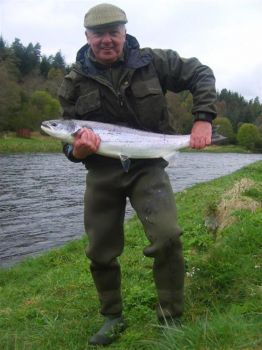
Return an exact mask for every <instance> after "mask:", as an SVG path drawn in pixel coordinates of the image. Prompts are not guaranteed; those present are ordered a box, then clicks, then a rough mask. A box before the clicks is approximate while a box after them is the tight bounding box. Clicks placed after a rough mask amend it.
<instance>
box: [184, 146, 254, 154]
mask: <svg viewBox="0 0 262 350" xmlns="http://www.w3.org/2000/svg"><path fill="white" fill-rule="evenodd" d="M181 152H210V153H252V152H251V151H249V150H248V149H246V148H245V147H243V146H239V145H221V146H218V145H212V146H208V147H205V148H203V149H201V150H199V149H192V148H184V149H183V150H181Z"/></svg>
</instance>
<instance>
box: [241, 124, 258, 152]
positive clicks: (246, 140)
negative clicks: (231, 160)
mask: <svg viewBox="0 0 262 350" xmlns="http://www.w3.org/2000/svg"><path fill="white" fill-rule="evenodd" d="M237 141H238V143H239V144H240V145H241V146H244V147H246V148H247V149H249V150H251V151H254V150H255V149H256V148H257V147H258V146H259V144H260V142H261V134H260V132H259V129H258V127H257V126H255V125H254V124H249V123H244V124H242V125H241V126H240V128H239V129H238V132H237Z"/></svg>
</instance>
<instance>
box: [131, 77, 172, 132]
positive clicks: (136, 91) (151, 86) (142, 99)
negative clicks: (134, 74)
mask: <svg viewBox="0 0 262 350" xmlns="http://www.w3.org/2000/svg"><path fill="white" fill-rule="evenodd" d="M131 89H132V93H133V98H134V105H135V111H136V115H137V117H138V119H139V120H140V121H141V122H142V124H143V126H144V127H146V128H147V129H150V130H153V131H158V130H159V124H160V123H161V121H162V119H163V118H164V117H165V113H166V100H165V97H164V94H163V91H162V88H161V86H160V84H159V81H158V79H155V78H153V79H150V80H147V81H137V82H135V83H134V84H133V86H132V87H131Z"/></svg>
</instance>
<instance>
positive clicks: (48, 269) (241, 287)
mask: <svg viewBox="0 0 262 350" xmlns="http://www.w3.org/2000/svg"><path fill="white" fill-rule="evenodd" d="M176 198H177V206H178V213H179V224H180V225H181V226H182V227H183V229H184V234H183V243H184V251H185V257H186V261H187V273H186V290H185V305H186V308H185V314H184V318H183V327H182V329H181V330H179V331H175V332H174V330H172V329H168V328H166V329H163V328H161V327H159V326H157V324H156V319H155V312H154V307H155V303H156V296H155V290H154V285H153V281H152V273H151V264H152V261H151V260H150V259H148V258H145V257H144V256H143V254H142V249H143V247H144V246H145V245H147V242H146V239H145V238H144V234H143V232H142V228H141V226H140V224H139V222H138V220H137V219H136V218H134V219H132V220H130V221H129V222H128V223H127V224H126V227H125V228H126V247H125V251H124V253H123V255H122V257H121V259H120V260H121V265H122V274H123V298H124V306H125V315H126V318H127V321H128V323H129V327H128V329H127V330H126V331H125V333H124V334H123V336H121V338H120V339H119V340H118V341H117V342H116V343H115V344H114V345H111V346H109V347H108V349H118V350H126V349H132V350H142V349H143V350H144V349H145V350H176V349H177V350H181V349H189V350H207V349H210V350H214V349H220V350H229V349H230V350H232V349H246V350H247V349H261V348H262V338H261V324H262V319H261V312H262V310H261V309H262V303H261V301H262V300H261V282H262V276H261V266H262V262H261V255H259V254H261V233H262V208H261V205H262V162H257V163H255V164H252V165H250V166H248V167H246V168H243V169H241V170H239V171H237V172H236V173H234V174H231V175H229V176H225V177H222V178H220V179H217V180H214V181H211V182H208V183H205V184H199V185H196V186H194V187H192V188H191V189H189V190H185V191H183V192H181V193H178V194H177V195H176ZM85 245H86V238H83V239H81V240H78V241H74V242H72V243H70V244H67V245H66V246H65V247H63V248H61V249H57V250H53V251H51V252H49V253H47V254H45V255H43V256H41V257H39V258H36V259H30V260H28V261H26V262H24V263H22V264H20V265H18V266H16V267H14V268H11V269H9V270H0V344H1V346H0V348H1V349H3V350H5V349H6V350H7V349H8V350H9V349H10V350H11V349H12V350H13V349H15V350H20V349H26V350H30V349H32V350H48V349H50V350H54V349H56V350H58V349H61V350H62V349H63V350H73V349H74V350H77V349H85V348H86V339H87V337H88V335H90V334H92V332H94V331H95V330H96V329H97V328H98V327H99V325H100V323H101V321H102V318H101V317H100V316H99V314H98V312H97V310H98V302H97V297H96V293H95V289H94V286H93V283H92V281H91V277H90V274H89V272H88V263H87V261H86V258H85V255H84V247H85ZM259 259H260V260H259ZM89 348H90V349H92V347H87V349H89Z"/></svg>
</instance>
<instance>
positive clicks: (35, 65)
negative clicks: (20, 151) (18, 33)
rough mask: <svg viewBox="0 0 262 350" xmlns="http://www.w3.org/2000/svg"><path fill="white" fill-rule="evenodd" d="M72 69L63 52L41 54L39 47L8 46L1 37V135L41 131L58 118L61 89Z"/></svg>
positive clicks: (36, 45)
mask: <svg viewBox="0 0 262 350" xmlns="http://www.w3.org/2000/svg"><path fill="white" fill-rule="evenodd" d="M68 69H69V67H67V66H66V63H65V60H64V57H63V55H62V53H61V52H60V51H59V52H57V53H56V54H55V55H54V56H53V55H51V56H46V55H42V54H41V46H40V44H39V43H37V44H35V45H33V44H32V43H29V44H28V45H27V46H24V45H23V44H22V43H21V41H20V40H19V39H17V38H16V39H15V40H14V42H13V43H12V44H11V45H8V44H7V43H6V42H5V40H4V38H3V37H0V132H1V131H16V130H17V129H19V128H28V129H30V130H37V129H39V125H40V123H41V121H42V120H44V119H48V118H50V117H57V116H58V115H59V113H60V106H59V102H58V100H57V89H58V87H59V85H60V84H61V81H62V79H63V76H64V75H65V73H66V71H67V70H68Z"/></svg>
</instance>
